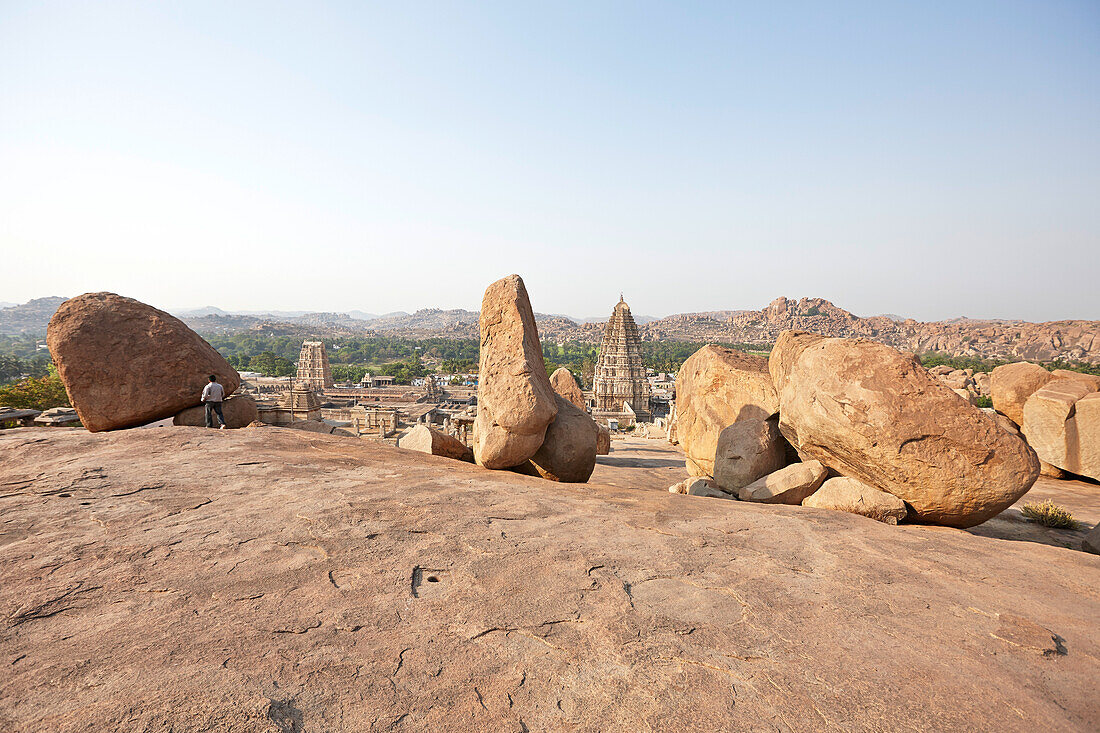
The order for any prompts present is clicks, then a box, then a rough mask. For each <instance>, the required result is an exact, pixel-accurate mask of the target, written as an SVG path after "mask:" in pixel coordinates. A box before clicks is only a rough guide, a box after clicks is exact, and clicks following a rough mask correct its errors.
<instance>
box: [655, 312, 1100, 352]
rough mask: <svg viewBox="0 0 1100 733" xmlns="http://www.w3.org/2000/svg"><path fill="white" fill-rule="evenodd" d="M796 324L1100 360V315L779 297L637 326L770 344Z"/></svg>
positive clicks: (965, 348)
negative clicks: (851, 305) (999, 314)
mask: <svg viewBox="0 0 1100 733" xmlns="http://www.w3.org/2000/svg"><path fill="white" fill-rule="evenodd" d="M788 329H797V330H804V331H813V332H815V333H820V334H824V335H826V336H842V337H865V338H870V339H874V340H876V341H881V342H883V343H886V344H889V345H890V346H893V347H894V348H897V349H902V350H904V351H913V352H915V353H924V352H928V351H938V352H943V353H946V354H951V355H953V356H976V357H981V358H986V359H994V358H996V359H1027V360H1030V361H1053V360H1056V359H1064V360H1067V361H1083V362H1088V363H1091V364H1100V321H1050V322H1047V323H1029V322H1027V321H1002V320H987V321H981V320H973V319H969V318H959V319H953V320H950V321H938V322H931V323H923V322H921V321H915V320H913V319H911V318H908V319H905V320H902V321H898V320H895V319H893V318H890V317H888V316H872V317H870V318H861V317H859V316H856V315H853V314H852V313H849V312H848V311H846V310H844V309H843V308H838V307H837V306H835V305H833V304H832V303H830V302H829V301H827V300H824V299H822V298H802V299H801V300H797V301H796V300H790V299H788V298H782V297H781V298H776V299H775V300H774V301H772V302H771V303H770V304H769V305H768V307H767V308H764V309H763V310H759V311H745V312H743V313H739V314H736V315H733V316H731V317H729V318H726V319H714V318H710V317H707V316H703V315H701V314H683V315H675V316H669V317H668V318H662V319H661V320H659V321H654V322H652V323H648V324H646V325H645V326H643V327H641V329H639V330H640V331H641V334H642V338H643V339H645V340H649V341H661V340H691V341H730V342H735V343H761V344H763V343H771V342H773V341H775V338H776V337H777V336H778V335H779V333H780V332H781V331H785V330H788Z"/></svg>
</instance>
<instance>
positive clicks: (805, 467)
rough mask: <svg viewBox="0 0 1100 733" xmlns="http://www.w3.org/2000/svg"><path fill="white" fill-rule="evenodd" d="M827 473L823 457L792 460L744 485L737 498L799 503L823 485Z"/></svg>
mask: <svg viewBox="0 0 1100 733" xmlns="http://www.w3.org/2000/svg"><path fill="white" fill-rule="evenodd" d="M828 475H829V471H828V469H826V468H825V466H823V465H821V462H820V461H806V462H804V463H792V464H791V465H789V466H787V467H785V468H781V469H779V470H778V471H775V472H774V473H770V474H768V475H767V476H765V477H764V478H761V479H758V480H756V481H754V482H752V483H751V484H749V485H748V486H745V487H744V488H742V489H741V490H740V491H738V492H737V498H738V499H740V500H741V501H756V502H761V503H763V504H795V505H798V504H801V503H802V500H803V499H805V498H806V497H808V496H810V495H811V494H813V493H814V492H815V491H817V490H818V489H819V488H821V484H822V483H824V482H825V477H826V476H828Z"/></svg>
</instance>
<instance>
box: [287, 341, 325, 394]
mask: <svg viewBox="0 0 1100 733" xmlns="http://www.w3.org/2000/svg"><path fill="white" fill-rule="evenodd" d="M296 380H297V381H298V382H302V383H304V384H308V385H309V387H310V389H313V390H316V391H318V392H322V391H324V390H326V389H329V388H331V387H332V385H333V383H332V369H331V368H330V367H329V365H328V354H327V353H325V342H324V341H305V342H303V343H302V353H301V354H299V355H298V375H297V377H296Z"/></svg>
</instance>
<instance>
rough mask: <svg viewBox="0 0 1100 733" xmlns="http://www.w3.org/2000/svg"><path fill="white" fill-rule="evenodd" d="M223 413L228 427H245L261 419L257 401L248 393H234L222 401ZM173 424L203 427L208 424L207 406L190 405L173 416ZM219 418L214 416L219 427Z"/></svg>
mask: <svg viewBox="0 0 1100 733" xmlns="http://www.w3.org/2000/svg"><path fill="white" fill-rule="evenodd" d="M222 415H224V416H225V426H226V427H227V428H244V427H248V425H249V424H250V423H251V422H253V421H254V420H259V419H260V413H259V411H258V410H257V409H256V401H255V400H253V399H252V398H251V397H249V396H248V395H243V394H239V395H232V396H231V397H229V398H228V399H226V400H224V401H223V402H222ZM172 424H173V425H189V426H191V427H195V428H201V427H204V426H205V425H206V407H205V406H204V405H196V406H195V407H188V408H187V409H186V410H184V411H183V412H180V413H178V414H177V415H176V416H175V417H174V418H172ZM217 425H218V418H217V416H216V415H215V416H214V426H215V427H217Z"/></svg>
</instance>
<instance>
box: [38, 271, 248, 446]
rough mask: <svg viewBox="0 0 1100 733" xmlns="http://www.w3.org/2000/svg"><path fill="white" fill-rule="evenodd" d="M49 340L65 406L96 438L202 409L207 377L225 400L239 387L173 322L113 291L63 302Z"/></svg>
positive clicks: (217, 359) (227, 369)
mask: <svg viewBox="0 0 1100 733" xmlns="http://www.w3.org/2000/svg"><path fill="white" fill-rule="evenodd" d="M46 343H47V344H48V345H49V348H50V354H51V355H52V356H53V359H54V363H55V364H57V370H58V373H59V374H60V375H61V381H62V382H64V384H65V391H66V392H68V394H69V401H70V402H71V403H72V406H73V407H74V408H76V412H77V414H78V415H79V416H80V422H81V423H82V424H83V425H84V427H86V428H87V429H88V430H90V431H92V432H93V433H94V432H99V431H101V430H116V429H119V428H128V427H134V426H137V425H143V424H145V423H149V422H153V421H155V420H163V419H164V418H169V417H173V416H174V415H176V414H177V413H179V412H181V411H183V410H185V409H187V408H188V407H192V406H194V405H197V404H199V400H200V397H201V395H202V390H203V387H205V386H206V384H207V377H208V375H210V374H214V375H217V377H218V381H219V382H221V384H222V386H223V387H224V388H225V392H226V394H227V395H228V394H230V393H232V392H233V391H234V390H236V389H237V388H238V387H239V386H240V377H239V376H238V375H237V372H236V370H235V369H233V367H231V366H230V365H229V363H228V362H227V361H226V360H225V359H224V358H223V357H222V355H221V354H219V353H218V352H217V351H215V350H214V348H213V347H212V346H210V344H208V343H206V341H204V340H203V339H202V338H201V337H200V336H199V335H198V334H197V333H195V332H194V331H192V330H191V329H190V328H188V327H187V326H185V325H184V324H183V322H182V321H180V320H179V319H178V318H176V317H175V316H171V315H169V314H167V313H165V312H164V311H161V310H157V309H156V308H153V307H152V306H149V305H146V304H144V303H141V302H138V301H136V300H134V299H132V298H124V297H122V296H120V295H115V294H114V293H86V294H84V295H81V296H78V297H76V298H70V299H69V300H67V301H65V302H64V303H63V304H62V305H61V307H60V308H58V309H57V312H56V313H54V316H53V318H52V319H51V320H50V325H49V328H48V329H47V331H46Z"/></svg>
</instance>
